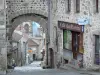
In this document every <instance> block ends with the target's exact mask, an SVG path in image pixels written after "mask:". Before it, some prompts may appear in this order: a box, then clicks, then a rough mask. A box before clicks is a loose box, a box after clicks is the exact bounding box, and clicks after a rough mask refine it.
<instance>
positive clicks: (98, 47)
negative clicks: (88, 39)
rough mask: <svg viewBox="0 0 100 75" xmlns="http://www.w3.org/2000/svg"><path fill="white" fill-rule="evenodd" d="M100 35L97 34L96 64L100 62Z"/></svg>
mask: <svg viewBox="0 0 100 75" xmlns="http://www.w3.org/2000/svg"><path fill="white" fill-rule="evenodd" d="M99 52H100V36H99V35H95V60H94V63H95V64H96V65H99V64H100V57H99V56H100V54H99Z"/></svg>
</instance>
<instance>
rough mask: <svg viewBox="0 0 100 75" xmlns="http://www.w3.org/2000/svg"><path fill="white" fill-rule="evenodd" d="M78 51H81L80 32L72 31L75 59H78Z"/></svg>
mask: <svg viewBox="0 0 100 75" xmlns="http://www.w3.org/2000/svg"><path fill="white" fill-rule="evenodd" d="M78 50H79V32H73V31H72V52H73V58H74V59H77V54H78Z"/></svg>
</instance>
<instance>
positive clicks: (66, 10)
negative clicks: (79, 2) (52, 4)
mask: <svg viewBox="0 0 100 75" xmlns="http://www.w3.org/2000/svg"><path fill="white" fill-rule="evenodd" d="M65 1H66V0H65ZM70 11H71V0H67V1H66V2H65V12H67V13H69V12H70Z"/></svg>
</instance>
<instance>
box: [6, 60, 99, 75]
mask: <svg viewBox="0 0 100 75" xmlns="http://www.w3.org/2000/svg"><path fill="white" fill-rule="evenodd" d="M7 75H100V73H96V72H85V71H77V70H64V69H42V68H41V66H40V62H39V61H35V62H33V63H32V64H30V65H26V66H22V67H16V68H15V69H14V71H13V72H10V73H8V74H7Z"/></svg>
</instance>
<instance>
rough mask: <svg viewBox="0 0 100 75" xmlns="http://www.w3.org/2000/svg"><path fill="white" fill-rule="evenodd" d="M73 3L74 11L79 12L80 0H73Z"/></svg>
mask: <svg viewBox="0 0 100 75" xmlns="http://www.w3.org/2000/svg"><path fill="white" fill-rule="evenodd" d="M75 1H76V2H75V5H76V10H75V11H76V13H79V12H80V0H75Z"/></svg>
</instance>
